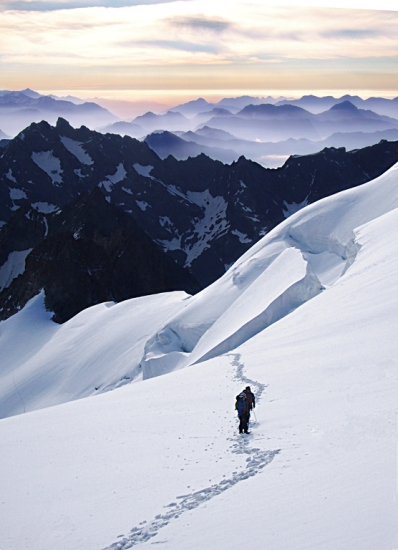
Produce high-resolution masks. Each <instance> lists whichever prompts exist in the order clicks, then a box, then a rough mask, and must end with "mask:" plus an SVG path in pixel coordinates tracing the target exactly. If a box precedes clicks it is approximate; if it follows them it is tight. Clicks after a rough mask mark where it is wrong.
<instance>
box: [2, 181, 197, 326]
mask: <svg viewBox="0 0 398 550" xmlns="http://www.w3.org/2000/svg"><path fill="white" fill-rule="evenodd" d="M36 223H37V225H38V227H39V226H40V227H41V223H40V219H39V216H38V218H37V220H36ZM46 223H47V226H48V235H47V236H46V238H43V239H42V240H41V242H40V243H38V244H37V246H34V247H33V250H32V251H31V252H30V253H29V254H28V256H27V257H26V260H25V269H24V271H23V273H22V274H20V275H19V276H17V277H16V278H15V279H14V280H13V281H12V282H11V284H10V285H9V286H8V287H7V288H5V289H4V290H3V291H2V292H0V318H1V319H5V318H7V317H9V316H10V315H12V314H14V313H16V312H17V311H18V310H19V309H21V308H22V307H23V306H24V305H25V304H26V302H27V301H28V300H29V299H30V298H32V297H33V296H35V295H37V294H38V293H39V292H40V290H41V289H44V293H45V303H46V307H47V308H48V309H49V310H50V311H52V312H53V313H54V316H53V319H54V321H56V322H60V323H62V322H65V321H67V320H68V319H70V318H71V317H73V316H74V315H76V314H77V313H79V312H80V311H82V310H83V309H85V308H87V307H89V306H92V305H94V304H97V303H100V302H104V301H116V302H119V301H122V300H125V299H128V298H133V297H137V296H143V295H149V294H154V293H159V292H167V291H171V290H185V291H186V292H187V293H189V294H193V293H195V292H197V291H199V290H200V288H201V287H200V285H199V284H198V283H197V281H196V280H195V279H194V278H193V277H192V275H191V274H190V273H189V272H188V271H187V270H186V269H184V268H182V267H181V266H179V265H178V264H176V263H175V262H174V261H173V260H172V259H171V258H170V257H169V256H167V255H166V254H165V253H164V252H163V251H162V250H160V249H159V247H158V246H157V245H156V244H155V243H154V242H153V241H152V240H151V239H150V237H148V235H147V234H146V233H145V232H144V231H143V230H142V229H141V228H140V227H139V226H138V225H137V223H136V222H135V221H134V219H133V218H132V217H131V216H129V215H128V214H126V213H125V212H123V211H122V210H121V209H119V208H117V207H115V206H114V205H112V204H109V203H108V202H107V201H106V199H105V197H104V195H103V194H102V193H101V191H100V190H99V189H98V188H95V189H94V190H93V191H92V192H91V193H90V194H89V195H82V196H81V197H79V198H77V199H76V200H75V201H74V202H73V203H72V204H70V205H68V206H66V207H65V208H64V209H63V210H62V211H61V212H57V213H54V214H50V215H48V216H47V219H46ZM8 225H9V224H7V226H8ZM3 231H4V229H3Z"/></svg>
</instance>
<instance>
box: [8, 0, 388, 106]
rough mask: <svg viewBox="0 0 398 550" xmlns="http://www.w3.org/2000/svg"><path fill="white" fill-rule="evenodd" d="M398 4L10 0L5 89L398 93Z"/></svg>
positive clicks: (156, 95) (172, 94)
mask: <svg viewBox="0 0 398 550" xmlns="http://www.w3.org/2000/svg"><path fill="white" fill-rule="evenodd" d="M304 4H305V5H304ZM393 4H394V2H387V1H385V0H380V1H378V2H376V1H364V2H361V6H363V7H364V8H369V9H360V10H359V9H354V8H353V6H355V5H357V2H352V1H350V0H347V1H345V2H342V1H330V2H327V1H324V2H322V1H317V2H315V1H313V2H311V1H307V2H305V3H304V2H298V1H296V2H294V1H291V2H278V3H277V4H276V3H275V2H266V1H261V2H259V1H250V2H245V1H243V2H242V1H239V2H238V1H235V0H229V1H209V0H184V1H177V2H173V1H160V0H158V1H156V0H146V1H145V0H142V1H140V0H113V1H111V0H0V64H1V71H0V89H8V90H18V89H23V88H26V87H30V88H33V89H35V90H38V91H40V92H42V93H58V94H67V93H72V94H74V95H78V96H80V97H95V96H101V97H109V98H118V99H132V100H144V99H151V100H157V101H160V102H166V103H167V102H168V101H173V100H174V99H176V98H181V99H185V100H186V99H192V98H196V97H198V96H202V97H206V98H207V99H212V98H216V97H219V96H225V95H242V94H252V95H265V94H266V95H268V94H273V95H275V94H290V95H297V94H300V93H301V94H302V93H308V92H313V93H317V94H318V95H321V94H323V95H324V94H325V93H330V92H331V93H333V92H336V93H339V91H341V92H342V93H345V92H349V93H358V94H359V95H362V96H363V97H365V96H369V95H373V94H376V95H385V96H389V97H395V96H397V95H398V32H397V29H398V11H389V10H392V9H393V8H392V5H393ZM315 6H316V7H315ZM343 6H344V7H343ZM375 8H378V9H375ZM397 9H398V6H397V8H396V10H397Z"/></svg>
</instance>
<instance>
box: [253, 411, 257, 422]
mask: <svg viewBox="0 0 398 550" xmlns="http://www.w3.org/2000/svg"><path fill="white" fill-rule="evenodd" d="M252 411H253V414H254V420H255V421H256V422H257V416H256V413H255V412H254V409H252Z"/></svg>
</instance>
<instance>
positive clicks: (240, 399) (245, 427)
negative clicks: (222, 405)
mask: <svg viewBox="0 0 398 550" xmlns="http://www.w3.org/2000/svg"><path fill="white" fill-rule="evenodd" d="M255 406H256V398H255V397H254V393H252V391H251V389H250V386H246V388H245V389H244V390H243V392H242V393H240V394H239V395H237V396H236V404H235V409H236V410H237V411H238V417H239V433H240V434H241V433H243V432H244V433H245V434H248V433H249V420H250V411H251V410H252V409H254V408H255Z"/></svg>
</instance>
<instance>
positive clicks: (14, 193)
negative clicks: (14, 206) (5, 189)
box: [9, 187, 27, 201]
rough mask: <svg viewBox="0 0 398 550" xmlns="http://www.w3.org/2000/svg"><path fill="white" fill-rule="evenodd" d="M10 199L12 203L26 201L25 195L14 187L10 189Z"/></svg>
mask: <svg viewBox="0 0 398 550" xmlns="http://www.w3.org/2000/svg"><path fill="white" fill-rule="evenodd" d="M9 191H10V199H11V200H12V201H17V200H20V199H26V198H27V196H26V193H25V191H23V190H22V189H16V188H15V187H10V190H9Z"/></svg>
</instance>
